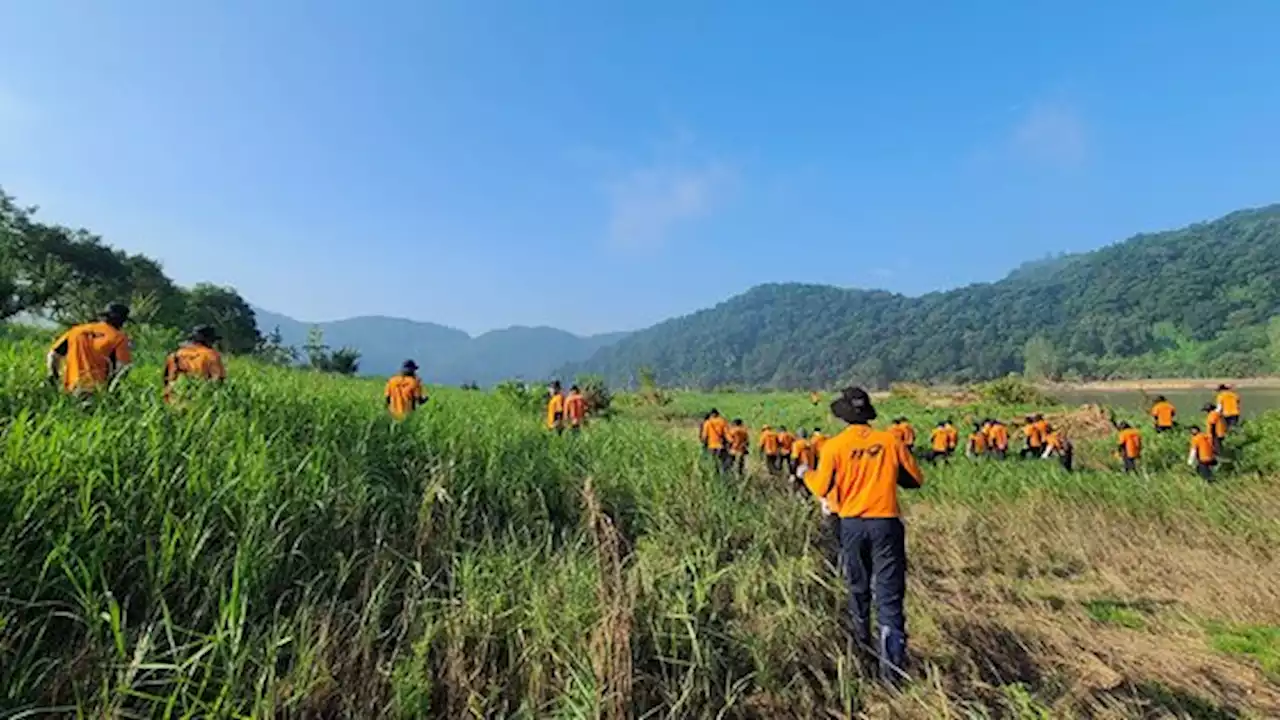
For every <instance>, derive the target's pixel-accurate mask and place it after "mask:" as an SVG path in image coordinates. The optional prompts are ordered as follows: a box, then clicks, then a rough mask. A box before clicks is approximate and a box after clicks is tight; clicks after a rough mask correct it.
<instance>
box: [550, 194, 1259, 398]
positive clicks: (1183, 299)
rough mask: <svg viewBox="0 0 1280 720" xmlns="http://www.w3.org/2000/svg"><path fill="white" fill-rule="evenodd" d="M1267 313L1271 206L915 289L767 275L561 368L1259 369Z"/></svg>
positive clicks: (690, 378)
mask: <svg viewBox="0 0 1280 720" xmlns="http://www.w3.org/2000/svg"><path fill="white" fill-rule="evenodd" d="M1277 313H1280V205H1273V206H1270V207H1265V208H1259V209H1254V210H1244V211H1240V212H1236V213H1232V214H1230V215H1227V216H1225V217H1223V218H1221V219H1218V220H1215V221H1213V222H1208V223H1201V224H1196V225H1192V226H1190V227H1187V228H1184V229H1181V230H1176V231H1170V232H1161V233H1154V234H1143V235H1138V236H1136V237H1133V238H1131V239H1129V240H1127V241H1125V242H1122V243H1119V244H1116V245H1112V246H1109V247H1106V248H1102V249H1100V250H1097V251H1094V252H1090V253H1083V254H1078V255H1067V256H1060V257H1056V258H1051V259H1048V260H1046V261H1041V262H1035V263H1029V264H1027V265H1024V266H1023V267H1021V268H1019V269H1018V270H1015V271H1014V272H1012V273H1010V274H1009V276H1008V277H1006V278H1005V279H1004V280H1001V281H999V282H995V283H983V284H977V285H970V286H967V287H963V288H959V289H956V290H951V291H947V292H936V293H931V294H928V295H924V296H922V297H917V298H911V297H905V296H902V295H896V294H892V293H888V292H869V291H863V290H851V289H841V288H835V287H826V286H815V285H797V284H786V285H763V286H759V287H756V288H753V289H751V290H749V291H748V292H746V293H744V294H742V295H738V296H736V297H734V298H731V299H730V300H728V301H726V302H724V303H721V304H720V305H717V306H715V307H713V308H710V309H707V310H702V311H700V312H696V313H693V314H692V315H688V316H685V317H681V318H676V319H673V320H668V321H666V322H663V323H660V324H658V325H655V326H653V327H651V328H648V329H646V330H643V331H640V332H637V333H635V334H633V335H631V336H629V337H628V338H626V339H624V340H622V341H621V342H619V343H617V344H616V345H612V346H610V347H607V348H604V349H602V350H600V351H599V352H597V353H596V354H595V355H594V356H592V357H591V359H590V360H588V361H587V362H585V363H579V364H575V365H571V366H568V367H565V368H562V370H561V373H562V374H563V375H565V376H571V375H573V374H576V373H580V372H590V373H600V374H603V375H605V376H606V377H607V378H609V379H610V380H612V381H614V382H629V381H631V380H632V379H633V378H634V376H635V373H636V370H637V369H639V368H641V367H648V368H651V369H652V370H653V371H654V372H655V373H656V375H657V377H658V379H659V380H660V381H661V382H663V383H666V384H673V385H695V386H704V387H705V386H715V385H747V386H775V387H791V388H795V387H820V386H831V385H833V384H836V383H839V382H846V381H851V380H852V381H858V382H862V383H867V384H871V385H876V386H883V385H885V384H887V383H889V382H892V381H895V380H955V381H967V380H976V379H983V378H991V377H996V376H999V375H1003V374H1006V373H1009V372H1015V371H1022V370H1023V369H1024V365H1026V366H1027V367H1026V369H1027V370H1029V371H1030V372H1031V373H1032V374H1038V375H1046V376H1058V375H1068V376H1081V377H1116V376H1140V375H1150V374H1192V375H1207V374H1222V375H1254V374H1261V373H1265V372H1274V371H1277V370H1280V322H1271V320H1272V318H1273V317H1274V316H1276V315H1277ZM1269 323H1270V328H1269V327H1268V325H1269ZM1269 329H1270V332H1268V330H1269Z"/></svg>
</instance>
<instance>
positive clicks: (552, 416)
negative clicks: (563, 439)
mask: <svg viewBox="0 0 1280 720" xmlns="http://www.w3.org/2000/svg"><path fill="white" fill-rule="evenodd" d="M547 429H548V430H554V431H555V432H556V434H557V435H558V434H560V433H563V432H564V388H563V387H562V386H561V385H560V381H559V380H553V381H552V382H551V397H550V398H548V399H547Z"/></svg>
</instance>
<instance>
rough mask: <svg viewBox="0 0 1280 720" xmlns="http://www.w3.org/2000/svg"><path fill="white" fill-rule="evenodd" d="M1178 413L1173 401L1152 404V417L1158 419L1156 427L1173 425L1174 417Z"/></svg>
mask: <svg viewBox="0 0 1280 720" xmlns="http://www.w3.org/2000/svg"><path fill="white" fill-rule="evenodd" d="M1177 414H1178V411H1177V410H1176V409H1174V407H1173V403H1171V402H1158V403H1156V404H1155V405H1152V406H1151V417H1153V418H1155V419H1156V427H1161V428H1171V427H1173V418H1174V417H1175V416H1176V415H1177Z"/></svg>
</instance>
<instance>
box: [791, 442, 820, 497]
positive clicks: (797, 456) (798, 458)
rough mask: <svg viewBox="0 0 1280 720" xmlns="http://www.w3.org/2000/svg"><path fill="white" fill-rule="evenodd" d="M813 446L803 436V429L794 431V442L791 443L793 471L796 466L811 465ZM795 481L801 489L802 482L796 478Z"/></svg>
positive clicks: (812, 463)
mask: <svg viewBox="0 0 1280 720" xmlns="http://www.w3.org/2000/svg"><path fill="white" fill-rule="evenodd" d="M813 458H814V454H813V446H812V445H810V444H809V439H808V437H806V436H805V432H804V430H798V431H796V439H795V442H793V443H791V467H792V471H793V472H794V469H795V468H798V467H813V466H814V465H815V463H814V460H813ZM796 483H797V485H798V486H799V488H800V489H801V490H803V489H804V487H803V483H801V482H800V479H799V478H798V477H797V478H796Z"/></svg>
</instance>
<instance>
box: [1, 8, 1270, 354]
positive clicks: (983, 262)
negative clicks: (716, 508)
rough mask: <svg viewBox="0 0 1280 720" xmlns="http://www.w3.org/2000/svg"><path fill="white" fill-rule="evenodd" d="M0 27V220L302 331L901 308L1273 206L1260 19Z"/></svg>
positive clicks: (612, 325) (536, 14)
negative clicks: (797, 298) (782, 285)
mask: <svg viewBox="0 0 1280 720" xmlns="http://www.w3.org/2000/svg"><path fill="white" fill-rule="evenodd" d="M0 27H2V28H4V36H5V39H4V41H3V42H2V43H0V185H3V186H4V187H5V189H6V190H7V191H8V192H9V193H11V194H15V195H17V196H18V197H19V199H20V200H22V201H23V202H25V203H31V204H38V205H40V206H41V207H42V210H41V213H42V215H43V216H44V218H45V219H46V220H47V221H58V222H63V223H66V224H71V225H77V226H85V227H88V228H91V229H93V230H95V231H97V232H99V233H101V234H102V235H103V236H104V237H105V238H106V239H107V241H108V242H110V243H112V244H114V245H117V246H120V247H123V248H126V249H128V250H131V251H134V252H144V253H146V254H148V255H151V256H153V257H156V258H158V259H160V260H162V261H163V263H164V265H165V267H166V269H167V270H168V272H169V273H170V274H171V275H172V276H174V277H175V278H176V279H177V280H178V281H180V282H182V283H184V284H190V283H194V282H197V281H200V280H212V281H215V282H218V283H222V284H230V285H234V286H236V287H237V288H238V289H239V290H240V291H241V292H242V293H243V294H244V295H246V296H247V297H248V298H249V299H250V300H251V301H253V302H255V303H257V304H259V305H262V306H264V307H267V308H270V309H273V310H277V311H280V312H284V313H287V314H290V315H293V316H295V317H298V318H301V319H306V320H326V319H333V318H338V317H345V316H352V315H359V314H388V315H399V316H404V317H411V318H415V319H421V320H431V321H436V322H442V323H445V324H450V325H454V326H457V327H461V328H463V329H465V330H468V331H471V332H477V331H482V330H486V329H491V328H495V327H503V326H507V325H511V324H533V325H536V324H549V325H556V326H560V327H564V328H566V329H569V330H573V331H578V332H595V331H603V330H612V329H631V328H637V327H642V326H644V325H647V324H650V323H652V322H655V321H658V320H661V319H664V318H666V317H669V316H671V315H674V314H681V313H685V312H689V311H692V310H695V309H698V308H701V307H704V306H707V305H711V304H714V303H716V302H718V301H720V300H723V299H725V298H727V297H729V296H730V295H732V294H735V293H737V292H740V291H743V290H746V289H747V288H748V287H750V286H752V285H754V284H757V283H761V282H770V281H793V280H799V281H812V282H823V283H832V284H837V285H843V286H856V287H881V288H886V289H890V290H895V291H900V292H905V293H910V294H919V293H924V292H928V291H931V290H935V289H942V288H949V287H954V286H957V285H963V284H966V283H970V282H975V281H985V280H994V279H997V278H999V277H1000V276H1002V275H1003V274H1004V273H1005V272H1007V271H1008V270H1009V269H1010V268H1012V267H1014V266H1016V265H1017V264H1019V263H1020V262H1022V261H1024V260H1027V259H1033V258H1039V257H1043V256H1044V255H1046V254H1048V253H1052V252H1059V251H1076V250H1085V249H1089V248H1094V247H1097V246H1100V245H1103V244H1107V243H1110V242H1113V241H1116V240H1119V239H1122V238H1124V237H1127V236H1129V235H1131V234H1133V233H1136V232H1140V231H1147V230H1157V229H1163V228H1169V227H1174V226H1179V225H1183V224H1186V223H1189V222H1193V221H1197V220H1201V219H1207V218H1211V217H1214V216H1217V215H1220V214H1223V213H1225V212H1228V211H1231V210H1233V209H1237V208H1240V207H1245V206H1253V205H1260V204H1265V203H1269V202H1274V201H1277V200H1280V83H1277V82H1276V72H1277V71H1278V70H1280V45H1278V44H1277V43H1276V41H1275V39H1276V32H1277V31H1276V28H1277V27H1280V2H1275V1H1274V0H1234V1H1233V2H1222V3H1214V2H1204V1H1195V2H1192V1H1189V0H1187V1H1179V0H1169V1H1166V2H1139V1H1137V0H1134V1H1132V2H1096V3H1095V2H1082V3H1079V2H1078V3H1065V2H1035V1H1027V2H1021V1H1020V2H1014V1H1013V0H1005V1H1003V2H994V1H982V0H973V1H971V2H964V3H938V2H899V3H884V2H876V3H871V2H828V3H822V2H813V3H775V2H757V3H744V2H697V1H690V0H684V1H680V2H677V1H674V0H673V1H667V0H649V1H647V2H631V3H610V2H598V1H586V0H581V1H580V0H572V1H570V0H557V1H555V2H524V1H512V2H428V1H426V0H416V1H404V2H401V1H392V0H383V1H380V2H368V3H358V2H355V1H354V0H344V1H342V2H336V1H333V0H269V1H267V2H264V1H262V0H255V1H249V0H221V1H220V2H206V3H185V2H159V1H158V0H157V1H155V2H141V1H138V0H116V1H114V2H88V1H85V2H63V1H60V0H42V1H41V2H10V3H3V4H0ZM815 311H818V309H816V308H815Z"/></svg>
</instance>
